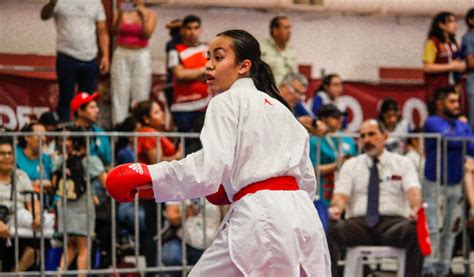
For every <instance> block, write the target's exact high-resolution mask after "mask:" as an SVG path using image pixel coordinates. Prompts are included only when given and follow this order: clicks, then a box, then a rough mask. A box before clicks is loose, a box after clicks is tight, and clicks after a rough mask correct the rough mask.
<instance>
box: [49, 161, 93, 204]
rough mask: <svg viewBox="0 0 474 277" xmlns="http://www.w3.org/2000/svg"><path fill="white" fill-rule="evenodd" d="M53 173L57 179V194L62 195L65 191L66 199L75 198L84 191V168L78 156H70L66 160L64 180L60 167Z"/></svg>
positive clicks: (85, 184)
mask: <svg viewBox="0 0 474 277" xmlns="http://www.w3.org/2000/svg"><path fill="white" fill-rule="evenodd" d="M55 174H56V175H57V176H58V180H59V181H58V186H57V191H56V194H57V195H59V196H61V197H64V194H65V193H66V192H67V194H66V198H67V199H68V200H77V199H79V197H81V195H82V194H84V192H86V186H87V183H86V180H85V178H84V176H85V170H84V165H83V164H82V159H81V158H80V157H78V156H70V157H68V159H67V160H66V181H64V180H63V173H62V168H60V169H59V170H58V171H57V172H56V173H55Z"/></svg>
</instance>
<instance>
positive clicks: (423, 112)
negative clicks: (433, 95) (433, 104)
mask: <svg viewBox="0 0 474 277" xmlns="http://www.w3.org/2000/svg"><path fill="white" fill-rule="evenodd" d="M415 110H416V111H418V113H419V114H420V122H425V119H426V118H427V117H428V109H427V108H426V104H425V102H423V101H422V100H421V99H419V98H409V99H408V100H407V101H405V104H404V105H403V111H402V117H403V118H405V119H406V120H407V121H408V122H409V123H410V126H415V121H414V120H413V111H415Z"/></svg>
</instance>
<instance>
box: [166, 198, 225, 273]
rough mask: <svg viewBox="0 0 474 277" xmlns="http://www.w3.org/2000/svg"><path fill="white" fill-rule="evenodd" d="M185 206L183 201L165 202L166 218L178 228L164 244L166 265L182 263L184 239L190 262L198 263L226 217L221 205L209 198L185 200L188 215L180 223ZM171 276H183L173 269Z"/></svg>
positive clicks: (192, 263)
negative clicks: (209, 200)
mask: <svg viewBox="0 0 474 277" xmlns="http://www.w3.org/2000/svg"><path fill="white" fill-rule="evenodd" d="M203 201H204V202H203ZM182 206H183V205H182V204H181V203H180V202H168V203H166V211H165V216H166V219H167V220H168V221H169V223H170V225H171V226H172V227H171V228H175V229H177V234H176V236H174V237H172V238H171V239H169V240H168V241H166V242H165V243H164V244H163V263H164V264H165V265H166V266H176V265H181V264H182V260H183V259H182V253H183V252H182V240H184V242H185V246H186V254H187V255H186V261H187V264H188V265H195V264H196V263H197V262H198V260H199V258H200V257H201V256H202V254H203V253H204V250H205V249H206V248H207V247H208V246H209V245H211V242H212V241H213V239H214V236H215V235H216V233H217V230H218V229H219V225H220V222H221V220H222V218H223V212H222V209H221V208H222V207H218V206H215V205H211V204H210V203H209V202H208V201H207V200H200V199H196V200H192V201H191V200H186V201H185V207H186V215H185V220H184V225H181V211H182V209H181V207H182ZM204 209H205V212H204ZM204 217H205V219H204ZM204 221H205V225H204ZM205 237H206V240H205V239H204V238H205ZM171 276H173V277H174V276H176V277H177V276H181V272H173V273H172V274H171Z"/></svg>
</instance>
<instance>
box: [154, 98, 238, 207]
mask: <svg viewBox="0 0 474 277" xmlns="http://www.w3.org/2000/svg"><path fill="white" fill-rule="evenodd" d="M231 93H232V92H231V91H229V92H226V93H225V94H221V95H219V96H216V97H214V98H213V99H212V100H211V102H210V104H209V106H208V108H207V112H206V118H205V121H204V127H203V129H202V131H201V136H200V139H201V143H202V149H201V150H199V151H197V152H195V153H192V154H190V155H188V156H187V157H186V158H184V159H182V160H179V161H171V162H161V163H158V164H154V165H151V166H149V167H148V168H149V171H150V174H151V177H152V182H153V192H154V194H155V200H156V201H157V202H165V201H177V200H182V199H189V198H199V197H202V196H205V195H209V194H212V193H214V192H216V191H217V189H218V187H219V185H220V184H221V180H222V179H225V178H229V176H230V174H231V170H232V167H233V163H234V153H235V148H236V144H237V122H238V114H239V105H238V103H237V102H238V100H237V99H236V98H237V97H235V96H231V95H229V94H231Z"/></svg>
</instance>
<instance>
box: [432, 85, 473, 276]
mask: <svg viewBox="0 0 474 277" xmlns="http://www.w3.org/2000/svg"><path fill="white" fill-rule="evenodd" d="M434 101H435V102H434V103H435V114H434V115H432V116H430V117H428V119H427V120H426V122H425V125H424V126H423V130H424V132H425V133H435V134H440V135H442V137H443V138H448V137H467V136H471V128H470V127H469V125H468V124H467V123H464V122H462V121H461V120H459V119H458V116H459V114H460V104H459V93H457V92H456V90H455V88H454V86H448V87H441V88H438V89H437V90H436V91H435V95H434ZM437 144H438V140H437V139H434V138H431V139H429V138H427V139H425V150H426V164H425V173H424V175H425V179H424V181H423V197H424V199H425V201H426V202H427V203H428V208H427V210H426V212H427V217H428V227H429V231H430V238H431V242H432V249H433V252H432V257H429V258H432V259H427V262H425V265H424V268H425V271H426V272H427V273H434V274H438V275H442V276H445V275H446V274H447V273H448V271H449V265H450V263H451V257H452V253H453V247H454V242H455V238H456V235H458V234H459V232H460V231H461V229H462V226H463V210H464V208H463V203H464V201H463V191H462V187H461V182H462V178H463V172H462V168H463V164H464V156H463V142H461V141H453V140H446V141H445V140H443V141H442V142H441V147H442V148H441V149H447V157H445V156H444V155H445V152H444V151H441V154H440V156H438V153H437V147H438V145H437ZM445 144H447V145H445ZM445 146H446V148H445ZM467 146H468V147H467V148H466V149H467V152H468V154H469V155H470V156H473V155H474V147H473V146H474V145H472V144H468V145H467ZM439 157H441V159H440V158H439ZM440 160H441V167H440V168H441V172H440V174H439V173H438V172H437V168H438V167H437V166H438V165H439V164H438V162H439V161H440ZM445 160H446V161H449V162H448V163H447V164H446V166H445V164H444V161H445ZM445 171H446V172H447V176H445ZM438 178H439V179H438ZM437 181H439V184H440V185H441V188H440V189H441V190H438V186H437V183H438V182H437ZM438 195H439V197H441V198H438ZM440 207H443V210H442V211H440V212H441V215H442V217H441V218H439V217H438V212H439V211H438V209H439V208H440ZM440 220H442V222H439V221H440ZM441 227H442V228H441ZM433 259H434V261H433V262H429V261H431V260H433ZM433 271H434V272H433Z"/></svg>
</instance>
